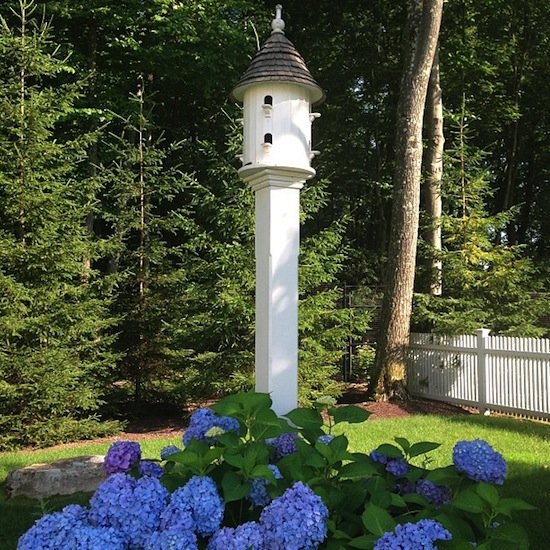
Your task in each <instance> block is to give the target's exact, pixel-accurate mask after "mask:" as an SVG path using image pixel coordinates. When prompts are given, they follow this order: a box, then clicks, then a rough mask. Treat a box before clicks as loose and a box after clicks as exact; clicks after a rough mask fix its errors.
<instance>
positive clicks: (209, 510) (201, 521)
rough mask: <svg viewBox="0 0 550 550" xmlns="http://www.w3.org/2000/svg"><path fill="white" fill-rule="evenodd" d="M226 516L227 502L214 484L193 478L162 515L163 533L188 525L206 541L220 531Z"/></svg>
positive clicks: (208, 478)
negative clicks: (225, 502) (224, 501)
mask: <svg viewBox="0 0 550 550" xmlns="http://www.w3.org/2000/svg"><path fill="white" fill-rule="evenodd" d="M223 514H224V504H223V500H222V498H221V497H220V495H219V493H218V489H217V487H216V484H215V483H214V480H213V479H212V478H210V477H208V476H205V477H200V476H193V477H192V478H191V479H190V480H189V481H188V482H187V483H186V484H185V485H184V486H183V487H180V488H179V489H176V490H175V491H174V492H173V493H172V497H171V499H170V504H169V505H168V506H167V507H166V510H164V512H163V513H162V518H161V529H169V528H171V527H173V526H178V525H181V524H182V523H185V524H186V525H187V526H188V528H189V529H194V530H195V531H196V532H197V533H198V534H199V535H201V536H202V537H209V536H210V535H212V533H214V532H216V531H217V530H218V529H219V528H220V525H221V523H222V519H223Z"/></svg>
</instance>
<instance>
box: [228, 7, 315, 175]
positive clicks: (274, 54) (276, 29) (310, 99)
mask: <svg viewBox="0 0 550 550" xmlns="http://www.w3.org/2000/svg"><path fill="white" fill-rule="evenodd" d="M281 9H282V8H281V6H280V5H277V7H276V16H275V19H274V20H273V23H272V29H273V30H272V33H271V36H270V37H269V38H268V39H267V40H266V42H265V43H264V44H263V46H262V48H261V49H260V51H259V52H258V53H257V54H256V56H255V57H254V58H253V60H252V63H251V64H250V67H249V68H248V70H247V71H246V72H245V74H244V75H243V77H242V78H241V80H240V81H239V82H238V84H237V86H236V87H235V89H234V90H233V93H232V95H233V97H234V98H235V99H236V100H237V101H239V102H242V104H243V154H242V156H240V158H241V160H242V164H243V165H242V167H241V169H240V170H239V174H240V175H241V177H242V178H243V179H245V180H247V179H248V177H247V176H252V175H253V174H255V173H257V172H258V171H261V170H263V169H265V168H280V169H289V170H290V171H297V174H301V177H302V179H303V180H305V179H308V178H309V177H311V176H313V175H314V174H315V170H314V169H313V168H311V159H312V158H313V156H314V155H315V154H316V153H317V152H316V151H314V150H312V147H311V124H312V122H313V121H314V120H315V118H317V117H318V116H320V115H319V113H314V112H312V106H313V105H315V104H317V103H320V102H322V101H323V100H324V97H325V95H324V92H323V90H322V89H321V88H320V87H319V85H318V84H317V82H315V80H314V79H313V77H312V76H311V74H310V72H309V70H308V69H307V67H306V64H305V62H304V60H303V59H302V57H301V56H300V54H299V53H298V52H297V51H296V49H295V47H294V45H293V44H292V42H290V40H288V38H286V36H285V34H284V26H285V25H284V21H283V20H282V19H281Z"/></svg>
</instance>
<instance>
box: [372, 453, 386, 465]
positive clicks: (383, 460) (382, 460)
mask: <svg viewBox="0 0 550 550" xmlns="http://www.w3.org/2000/svg"><path fill="white" fill-rule="evenodd" d="M369 456H370V457H371V458H372V459H373V460H374V461H375V462H380V464H387V463H388V460H390V457H389V456H386V455H383V454H382V453H379V452H378V451H371V452H370V455H369Z"/></svg>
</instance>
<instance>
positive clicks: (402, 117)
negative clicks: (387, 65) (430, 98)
mask: <svg viewBox="0 0 550 550" xmlns="http://www.w3.org/2000/svg"><path fill="white" fill-rule="evenodd" d="M442 11H443V0H410V4H409V14H408V20H407V31H406V43H405V55H404V59H405V63H404V66H403V74H402V78H401V87H400V92H399V103H398V112H397V137H396V149H395V173H394V180H393V187H394V194H393V206H392V225H391V230H390V243H389V251H388V265H387V277H386V285H387V286H386V292H385V295H384V301H383V305H382V319H381V334H380V337H379V340H378V344H377V348H376V358H375V362H374V368H373V377H372V384H371V386H370V388H369V395H371V396H373V397H375V398H376V399H377V400H385V399H389V398H390V397H392V396H394V395H397V396H399V395H402V394H404V392H405V371H406V368H405V366H406V349H407V346H408V343H409V331H410V318H411V310H412V297H413V288H414V272H415V267H416V245H417V240H418V225H419V208H420V172H421V167H422V122H423V115H424V106H425V103H426V92H427V89H428V81H429V78H430V72H431V68H432V64H433V60H434V55H435V50H436V46H437V41H438V36H439V26H440V24H441V14H442Z"/></svg>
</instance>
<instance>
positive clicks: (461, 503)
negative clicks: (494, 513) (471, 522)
mask: <svg viewBox="0 0 550 550" xmlns="http://www.w3.org/2000/svg"><path fill="white" fill-rule="evenodd" d="M453 506H454V507H455V508H458V509H460V510H464V511H465V512H471V513H474V514H479V513H483V512H489V511H490V506H489V505H488V504H487V502H485V501H484V500H483V499H482V498H480V497H479V496H478V495H477V494H476V493H475V492H474V491H472V490H470V489H467V490H466V491H462V493H459V494H458V495H457V496H456V497H455V498H454V500H453Z"/></svg>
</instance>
